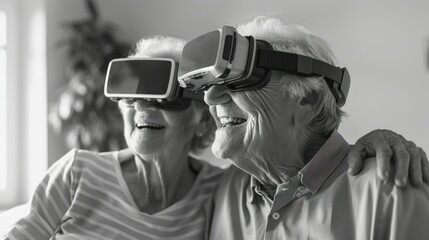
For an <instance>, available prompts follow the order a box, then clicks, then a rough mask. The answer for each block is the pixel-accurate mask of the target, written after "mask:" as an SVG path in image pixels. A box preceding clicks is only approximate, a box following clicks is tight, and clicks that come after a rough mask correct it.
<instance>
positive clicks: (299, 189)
mask: <svg viewBox="0 0 429 240" xmlns="http://www.w3.org/2000/svg"><path fill="white" fill-rule="evenodd" d="M297 190H298V192H301V193H302V192H304V190H305V188H304V187H303V186H299V187H298V189H297Z"/></svg>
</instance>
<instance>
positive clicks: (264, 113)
mask: <svg viewBox="0 0 429 240" xmlns="http://www.w3.org/2000/svg"><path fill="white" fill-rule="evenodd" d="M280 84H281V80H275V79H274V78H273V79H271V80H270V82H269V83H268V84H267V85H266V86H265V87H263V88H262V89H259V90H254V91H239V92H231V91H230V90H228V88H227V87H226V86H224V85H215V86H212V87H210V88H209V89H208V90H207V91H206V92H205V99H204V100H205V102H206V103H207V104H208V105H209V106H210V111H211V114H212V115H213V117H214V118H215V121H216V124H217V127H218V129H217V130H216V138H215V141H214V143H213V146H212V150H213V153H214V154H215V156H217V157H219V158H224V159H225V158H229V159H231V160H232V162H233V163H234V164H235V165H237V166H239V167H240V168H242V169H243V168H244V169H249V168H254V167H258V166H259V165H260V164H264V162H259V161H269V159H270V158H278V160H279V158H284V156H279V155H282V151H281V150H280V151H279V148H284V146H285V144H286V145H287V144H288V141H290V140H291V136H292V134H293V129H292V128H291V126H292V119H293V110H292V108H293V106H294V101H293V100H292V99H290V98H289V97H288V96H287V95H286V96H285V95H284V94H282V93H281V90H280ZM249 159H251V161H250V162H249ZM258 159H263V160H258Z"/></svg>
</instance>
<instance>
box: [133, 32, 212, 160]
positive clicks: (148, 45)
mask: <svg viewBox="0 0 429 240" xmlns="http://www.w3.org/2000/svg"><path fill="white" fill-rule="evenodd" d="M185 44H186V41H185V40H183V39H180V38H176V37H170V36H160V35H157V36H151V37H146V38H143V39H141V40H139V41H138V42H137V43H136V44H135V46H134V48H133V50H132V51H131V54H130V55H129V57H130V58H133V57H159V58H171V59H174V60H175V61H176V62H177V63H178V62H179V61H180V57H181V54H182V50H183V47H184V46H185ZM193 103H194V104H195V105H196V107H197V108H198V109H201V110H202V111H207V113H208V112H209V110H208V106H207V105H206V104H205V103H204V102H200V101H193ZM205 115H207V116H204V117H205V118H207V119H205V120H206V121H207V122H208V129H207V131H206V133H205V134H204V135H203V136H194V139H193V140H192V143H191V153H193V154H199V153H201V152H202V151H203V150H205V149H206V148H207V147H209V146H211V144H212V143H213V140H214V137H215V131H216V123H215V121H214V119H213V118H212V117H211V116H209V115H210V114H205Z"/></svg>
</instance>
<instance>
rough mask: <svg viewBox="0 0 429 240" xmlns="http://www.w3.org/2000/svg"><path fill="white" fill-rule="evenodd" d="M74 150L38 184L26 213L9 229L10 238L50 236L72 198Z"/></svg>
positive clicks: (44, 237) (59, 161)
mask: <svg viewBox="0 0 429 240" xmlns="http://www.w3.org/2000/svg"><path fill="white" fill-rule="evenodd" d="M74 153H75V151H70V152H69V153H68V154H66V155H65V156H64V157H63V158H61V159H60V160H58V161H57V162H56V163H55V164H54V165H53V166H52V167H51V168H50V169H49V170H48V172H47V174H46V175H45V177H44V178H43V180H42V181H41V182H40V183H39V185H38V186H37V188H36V190H35V192H34V195H33V197H32V199H31V201H30V205H29V209H28V212H27V214H26V215H25V216H24V217H23V218H21V219H19V220H18V221H17V222H16V223H15V224H14V225H13V227H12V229H11V230H10V231H9V233H8V235H7V236H8V237H9V238H10V239H50V237H51V236H52V235H53V234H54V232H55V231H56V230H57V228H58V227H59V226H60V225H61V221H62V218H63V216H64V214H65V212H66V211H67V210H68V208H69V206H70V203H71V199H72V193H71V192H72V190H71V189H72V186H71V185H72V174H71V166H72V163H73V157H74Z"/></svg>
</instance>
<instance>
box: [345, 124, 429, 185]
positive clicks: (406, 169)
mask: <svg viewBox="0 0 429 240" xmlns="http://www.w3.org/2000/svg"><path fill="white" fill-rule="evenodd" d="M374 156H375V157H376V161H377V175H378V177H379V178H380V179H382V180H384V181H387V180H388V179H389V172H390V162H391V161H393V162H394V164H395V165H394V166H395V184H396V185H397V186H398V187H404V186H406V185H407V182H408V177H409V178H410V181H411V184H412V185H414V186H421V185H422V184H423V181H424V182H426V183H429V162H428V159H427V156H426V153H425V152H424V151H423V149H422V148H420V147H417V146H416V144H414V143H413V142H412V141H408V140H406V139H405V138H404V137H402V136H401V135H399V134H397V133H395V132H393V131H390V130H374V131H372V132H370V133H368V134H366V135H365V136H363V137H361V138H360V139H358V140H357V142H356V145H355V146H354V147H353V148H352V150H351V152H350V155H349V173H350V174H352V175H355V174H357V173H359V172H360V171H361V170H362V166H363V160H365V159H367V158H370V157H374Z"/></svg>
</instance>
